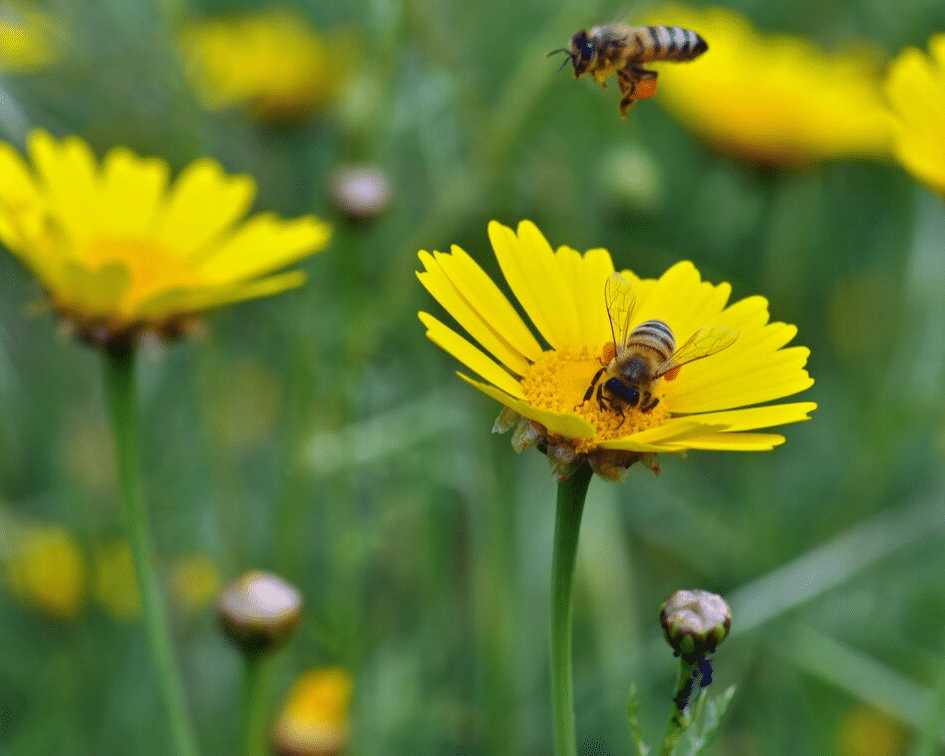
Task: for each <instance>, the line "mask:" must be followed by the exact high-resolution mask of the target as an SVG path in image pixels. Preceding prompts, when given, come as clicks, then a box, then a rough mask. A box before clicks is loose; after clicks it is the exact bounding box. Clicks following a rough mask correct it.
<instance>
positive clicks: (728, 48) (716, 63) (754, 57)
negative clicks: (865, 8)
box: [645, 5, 891, 165]
mask: <svg viewBox="0 0 945 756" xmlns="http://www.w3.org/2000/svg"><path fill="white" fill-rule="evenodd" d="M645 23H661V24H670V25H678V26H683V27H686V28H690V29H694V30H695V31H697V32H698V33H699V34H700V35H702V36H703V37H704V38H705V39H706V41H707V42H708V43H709V51H708V52H707V53H706V54H705V55H702V56H701V57H699V58H698V59H696V60H695V61H693V62H692V63H686V64H684V65H677V66H665V67H663V68H662V69H661V70H660V77H659V94H658V95H657V98H658V101H659V102H661V103H662V105H663V106H664V107H665V108H666V109H667V110H668V111H669V112H670V113H672V114H673V115H674V116H675V117H676V118H677V119H679V121H680V122H682V123H683V125H685V126H686V127H687V128H689V129H690V130H691V131H693V132H694V133H695V134H696V135H697V136H699V137H700V138H702V139H703V140H705V141H706V142H708V143H709V144H710V145H712V146H713V147H715V148H716V149H718V150H720V151H722V152H725V153H728V154H731V155H734V156H736V157H739V158H742V159H745V160H749V161H752V162H757V163H761V164H765V165H782V164H797V163H807V162H813V161H818V160H822V159H826V158H832V157H839V156H852V155H856V156H882V155H886V154H888V153H889V149H890V130H891V121H890V116H889V113H888V110H887V108H886V105H885V102H884V101H883V98H882V91H881V76H880V71H879V66H878V65H877V62H878V61H877V60H876V58H875V56H873V55H871V54H869V53H868V52H867V51H865V50H862V49H860V50H851V51H849V52H846V53H837V54H834V55H828V54H826V53H824V52H822V51H820V50H818V49H817V48H815V47H814V46H813V45H811V44H810V43H809V42H807V41H805V40H803V39H799V38H796V37H791V36H787V35H765V34H761V33H760V32H758V31H757V30H756V29H754V28H752V26H751V24H750V23H749V22H748V20H747V19H745V18H743V17H742V16H739V15H738V14H736V13H733V12H732V11H729V10H725V9H722V8H704V9H695V8H689V7H686V6H681V5H665V6H661V7H660V8H657V9H656V10H654V11H653V12H652V13H649V14H648V15H647V17H646V21H645Z"/></svg>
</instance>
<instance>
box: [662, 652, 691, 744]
mask: <svg viewBox="0 0 945 756" xmlns="http://www.w3.org/2000/svg"><path fill="white" fill-rule="evenodd" d="M693 667H695V665H694V664H690V663H689V662H687V661H685V660H684V659H680V660H679V676H678V677H677V678H676V692H675V694H674V695H673V708H672V710H671V711H670V712H669V719H668V720H667V721H666V732H665V733H664V734H663V742H662V743H661V744H660V752H659V756H673V751H674V750H675V749H676V743H677V742H678V741H679V737H680V736H681V735H682V734H683V733H684V732H685V731H686V728H687V727H688V726H689V723H688V721H687V720H686V714H685V709H686V707H685V705H684V706H682V708H680V706H679V701H680V697H681V695H682V694H683V692H684V691H685V690H686V688H687V687H688V688H689V695H688V696H687V701H686V702H685V703H688V700H689V699H691V698H692V694H693V693H696V695H698V692H697V691H694V690H693V688H695V685H694V683H693V681H692V670H693Z"/></svg>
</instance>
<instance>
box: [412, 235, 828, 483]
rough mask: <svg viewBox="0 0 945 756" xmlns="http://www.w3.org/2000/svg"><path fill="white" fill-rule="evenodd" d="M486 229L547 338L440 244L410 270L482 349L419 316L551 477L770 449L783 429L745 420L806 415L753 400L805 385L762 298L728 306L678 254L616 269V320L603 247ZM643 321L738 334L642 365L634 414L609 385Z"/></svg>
mask: <svg viewBox="0 0 945 756" xmlns="http://www.w3.org/2000/svg"><path fill="white" fill-rule="evenodd" d="M489 236H490V239H491V241H492V246H493V249H494V250H495V253H496V257H497V258H498V261H499V265H500V267H501V268H502V272H503V274H504V275H505V278H506V280H507V282H508V284H509V287H510V288H511V289H512V292H513V293H514V294H515V296H516V298H517V300H518V302H519V303H520V305H521V307H522V308H523V309H524V310H525V312H526V314H527V315H528V316H529V317H530V318H531V321H532V323H533V324H534V326H535V328H536V329H537V331H538V332H539V333H540V334H541V336H542V337H543V338H544V339H545V341H546V342H547V344H548V347H543V346H542V344H541V343H540V342H539V341H538V339H537V338H536V337H535V336H534V334H533V333H532V331H531V330H530V329H529V327H528V326H527V325H526V324H525V322H524V321H523V320H522V319H521V317H520V316H519V315H518V313H517V312H516V310H515V308H514V307H513V306H512V305H511V303H510V302H509V301H508V299H507V298H506V297H505V295H504V294H503V293H502V292H501V291H500V290H499V288H498V287H497V286H496V285H495V283H493V282H492V280H491V279H489V277H488V276H487V275H486V274H485V272H484V271H483V270H482V268H480V267H479V266H478V265H477V264H476V263H475V262H474V261H473V260H472V258H471V257H469V255H467V254H466V253H465V252H464V251H463V250H461V249H460V248H459V247H455V246H454V247H453V248H452V251H451V253H450V254H444V253H440V252H434V253H433V254H430V253H427V252H420V259H421V262H422V263H423V265H424V268H425V271H424V272H422V273H418V277H419V279H420V281H421V283H422V284H423V285H424V286H425V287H426V288H427V290H428V291H429V292H430V293H431V294H432V295H433V296H434V297H435V298H436V299H437V300H438V301H439V302H440V304H442V305H443V307H444V308H445V309H446V310H447V311H449V312H450V314H451V315H453V317H454V318H455V319H456V321H457V322H458V323H459V325H460V326H462V328H464V329H465V330H466V331H467V332H468V333H469V334H470V335H471V336H472V337H473V338H474V339H475V340H476V341H478V342H479V344H480V345H481V346H482V347H483V348H484V349H485V350H486V351H487V352H489V353H490V354H486V352H484V351H482V350H480V349H479V348H477V347H476V346H474V345H473V344H472V343H471V342H469V341H467V340H466V339H465V338H463V337H462V336H460V335H459V334H458V333H457V332H455V331H453V330H452V329H450V328H448V327H447V326H446V325H444V324H443V323H441V322H440V321H439V320H437V319H436V318H435V317H433V316H432V315H429V314H427V313H425V312H421V313H420V320H421V321H422V322H423V324H424V325H425V326H426V328H427V336H428V337H429V338H430V339H431V340H432V341H433V342H435V343H436V344H438V345H439V346H441V347H442V348H443V349H445V350H446V351H447V352H449V353H450V354H452V355H453V356H454V357H456V358H457V359H458V360H460V361H461V362H462V363H464V364H465V365H466V366H467V367H468V368H470V369H471V370H473V371H474V372H476V373H478V374H479V376H481V377H482V378H483V379H485V382H481V381H478V380H475V379H473V378H470V377H468V376H466V375H464V374H462V373H460V377H461V378H463V380H465V381H467V382H468V383H470V384H472V385H473V386H475V387H476V388H478V389H479V390H480V391H482V392H483V393H485V394H488V395H489V396H491V397H493V398H494V399H496V400H497V401H499V402H501V403H502V404H503V405H504V406H505V410H504V411H503V413H502V415H500V417H499V419H498V420H497V421H496V424H495V430H496V431H508V430H512V429H513V428H514V430H515V432H514V433H513V436H512V444H513V446H514V447H515V449H516V450H517V451H524V450H525V449H527V448H529V447H532V446H535V447H537V448H539V449H540V450H542V451H543V452H545V453H546V454H547V455H548V457H549V459H550V460H551V462H552V465H553V467H554V470H555V472H556V474H558V475H559V476H562V477H567V476H568V475H570V473H571V472H572V471H573V470H574V469H576V468H577V467H579V466H580V465H581V464H583V463H585V462H587V463H588V464H590V465H591V467H592V468H593V469H594V471H595V472H597V473H598V474H599V475H601V476H603V477H605V478H608V479H612V480H619V479H621V478H623V476H625V475H626V472H627V468H629V467H630V466H631V465H632V464H633V463H634V462H637V461H642V462H643V463H644V464H646V465H647V466H649V467H651V468H652V469H654V470H658V465H657V462H656V458H655V456H654V455H655V454H657V453H659V452H669V453H674V454H683V453H685V452H686V450H688V449H718V450H732V451H736V450H739V451H761V450H767V449H771V448H772V447H774V446H776V445H778V444H780V443H782V442H783V441H784V438H783V437H782V436H779V435H775V434H770V433H753V432H746V431H753V430H754V429H758V428H768V427H771V426H774V425H781V424H783V423H790V422H797V421H799V420H806V419H807V417H808V413H809V412H810V411H811V410H813V409H814V407H815V406H816V405H814V404H813V403H811V402H802V403H796V404H781V405H770V406H751V405H759V404H760V403H762V402H768V401H771V400H772V399H778V398H780V397H783V396H788V395H790V394H793V393H796V392H798V391H802V390H804V389H806V388H808V387H809V386H810V385H811V384H812V383H813V381H812V380H811V379H810V377H809V376H808V375H807V372H806V371H805V370H804V365H805V363H806V361H807V356H808V350H807V349H805V348H804V347H789V348H784V347H785V345H786V344H787V343H788V342H789V341H790V340H791V339H792V338H793V337H794V335H795V333H796V328H794V326H790V325H786V324H784V323H769V322H768V311H767V301H766V300H764V299H763V298H762V297H749V298H748V299H743V300H741V301H740V302H736V303H735V304H733V305H727V301H728V297H729V293H730V291H731V287H730V286H729V285H728V284H724V283H723V284H720V285H718V286H714V285H712V284H709V283H707V282H704V281H702V280H701V279H700V277H699V273H698V271H697V270H696V269H695V267H694V266H693V265H692V263H689V262H683V263H678V264H677V265H674V266H673V267H672V268H670V269H669V270H668V271H666V273H664V274H663V275H662V276H661V277H660V278H659V279H641V278H638V277H637V276H635V275H634V274H633V273H632V272H630V271H623V272H622V273H623V279H626V285H627V287H628V289H631V290H632V292H633V295H632V303H631V305H630V306H629V307H626V306H624V308H623V310H621V312H622V313H627V314H626V317H625V318H624V317H623V316H621V317H620V318H617V316H616V314H615V310H617V304H616V303H614V302H611V303H608V302H607V301H606V300H605V285H606V284H607V282H608V280H609V279H611V277H612V275H613V274H614V265H613V262H612V260H611V258H610V255H609V254H608V253H607V251H606V250H603V249H593V250H590V251H588V252H586V253H584V254H583V255H582V254H580V253H578V252H576V251H575V250H573V249H571V248H569V247H560V248H559V249H557V250H552V248H551V247H550V245H549V244H548V242H547V241H546V240H545V238H544V236H542V235H541V232H540V231H538V229H537V228H536V227H535V226H534V225H533V224H532V223H530V222H528V221H523V222H522V223H521V224H520V225H519V227H518V232H517V233H516V232H514V231H513V230H512V229H510V228H507V227H505V226H502V225H500V224H498V223H495V222H493V223H491V224H490V225H489ZM623 279H621V280H623ZM629 298H630V297H628V299H629ZM626 304H627V302H626V301H625V302H624V305H626ZM618 319H619V320H621V323H619V324H618V325H615V324H614V322H613V321H615V320H618ZM654 320H659V321H660V323H661V324H662V325H665V327H666V328H668V329H670V330H671V332H672V334H673V335H674V338H675V344H676V345H677V346H678V345H685V344H686V343H687V340H690V338H697V337H698V334H699V333H700V332H701V331H702V330H703V329H704V328H705V327H707V326H708V327H712V328H719V329H724V330H725V332H726V333H731V334H735V335H736V338H735V340H734V341H731V342H730V343H728V344H727V345H726V347H725V349H724V351H718V353H715V352H711V350H709V351H710V354H706V355H702V356H703V357H704V359H703V358H701V357H700V358H699V359H698V361H691V362H689V363H687V364H683V365H682V367H681V368H680V369H679V370H675V371H672V370H668V369H667V370H666V371H665V372H660V371H659V370H656V371H655V372H653V373H652V376H651V379H649V380H647V381H645V382H644V383H645V386H644V385H643V384H641V387H642V388H644V389H645V390H646V391H647V392H648V393H649V397H650V402H649V403H648V405H647V407H646V409H647V411H643V409H644V406H643V403H642V402H639V403H632V402H628V401H625V400H623V399H620V398H618V397H617V396H616V395H615V394H614V393H613V391H612V390H611V389H609V388H607V387H606V384H607V382H608V380H609V379H617V378H619V377H620V375H622V374H620V373H619V371H617V370H616V368H615V367H613V366H612V365H611V360H613V358H614V356H615V354H616V353H617V351H618V346H617V345H616V344H615V343H614V342H615V338H617V339H618V340H619V341H620V344H621V345H623V344H625V343H629V342H625V341H624V339H625V338H626V337H627V336H629V335H631V334H632V333H633V331H634V329H635V328H636V327H637V326H639V325H640V324H641V323H645V322H647V321H654ZM624 321H625V322H624ZM624 325H625V326H626V329H625V330H623V329H622V328H621V326H624ZM615 334H619V335H617V336H615ZM549 347H550V348H549ZM490 355H491V356H490ZM663 364H664V365H668V364H669V363H665V362H664V363H663ZM602 368H603V369H604V371H603V372H602V373H601V375H600V376H598V384H597V385H596V386H595V389H594V390H593V391H592V392H591V393H590V395H588V389H590V388H591V385H592V383H593V382H594V380H595V376H596V375H597V374H598V372H599V371H601V369H602ZM601 385H603V386H604V389H603V393H602V395H601V396H598V393H597V388H600V386H601ZM585 396H587V399H585ZM654 400H655V403H654Z"/></svg>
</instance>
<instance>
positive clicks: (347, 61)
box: [180, 8, 360, 121]
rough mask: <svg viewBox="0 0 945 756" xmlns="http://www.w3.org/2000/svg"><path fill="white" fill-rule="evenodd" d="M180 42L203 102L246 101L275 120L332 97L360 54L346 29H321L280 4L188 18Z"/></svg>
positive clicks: (226, 104) (214, 105)
mask: <svg viewBox="0 0 945 756" xmlns="http://www.w3.org/2000/svg"><path fill="white" fill-rule="evenodd" d="M180 45H181V50H182V53H183V56H184V63H185V67H186V69H187V72H188V74H189V76H190V78H191V81H192V82H193V85H194V87H195V88H196V90H197V93H198V95H199V96H200V98H201V100H202V101H203V102H204V104H205V105H206V107H207V108H209V109H210V110H220V109H225V108H231V107H239V106H247V107H249V108H250V109H251V111H252V112H253V114H254V115H255V116H257V117H258V118H261V119H263V120H273V121H279V120H291V119H294V118H298V117H301V116H304V115H306V114H307V113H309V112H311V111H312V110H315V109H318V108H319V107H322V106H325V105H328V104H330V103H331V102H332V101H333V100H334V99H335V97H336V96H337V95H338V94H339V92H340V91H342V88H343V87H344V81H345V80H346V78H348V77H349V76H350V75H351V73H352V70H353V69H354V68H356V67H357V64H358V61H359V57H360V56H359V54H358V45H357V44H356V43H355V41H354V39H353V38H352V37H351V35H349V34H339V33H333V34H329V35H322V34H319V33H318V32H317V31H316V30H315V29H314V28H312V26H311V25H310V24H309V23H308V22H307V21H306V20H305V19H304V18H302V17H301V16H299V15H298V14H297V13H295V12H293V11H291V10H288V9H279V8H275V9H271V10H268V11H265V12H262V13H258V14H255V15H243V16H232V17H224V18H210V19H204V20H201V21H195V22H192V23H190V24H189V25H188V26H186V27H185V28H184V29H183V30H182V32H181V35H180Z"/></svg>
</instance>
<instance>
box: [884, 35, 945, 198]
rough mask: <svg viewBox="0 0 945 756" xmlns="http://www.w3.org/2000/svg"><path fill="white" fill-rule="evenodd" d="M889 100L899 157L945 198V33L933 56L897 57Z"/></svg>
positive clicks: (910, 52) (935, 41) (933, 44)
mask: <svg viewBox="0 0 945 756" xmlns="http://www.w3.org/2000/svg"><path fill="white" fill-rule="evenodd" d="M886 96H887V97H888V98H889V102H890V105H891V107H892V110H893V115H894V118H895V120H894V129H893V137H894V138H893V144H894V152H895V154H896V158H897V159H898V160H899V162H900V163H901V164H902V166H903V167H904V168H905V169H906V170H907V171H909V173H911V174H912V175H913V176H914V177H915V178H916V179H917V180H918V181H921V182H922V183H923V184H926V185H927V186H929V187H930V188H931V189H933V190H935V191H936V192H938V193H939V194H941V195H942V196H943V197H945V34H936V35H935V36H934V37H932V38H931V39H930V40H929V54H928V55H926V54H924V53H923V52H922V51H920V50H917V49H915V48H909V49H907V50H905V51H904V52H902V53H901V54H900V55H899V57H898V58H896V60H895V61H894V62H893V64H892V66H891V67H890V71H889V76H888V78H887V80H886Z"/></svg>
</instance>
